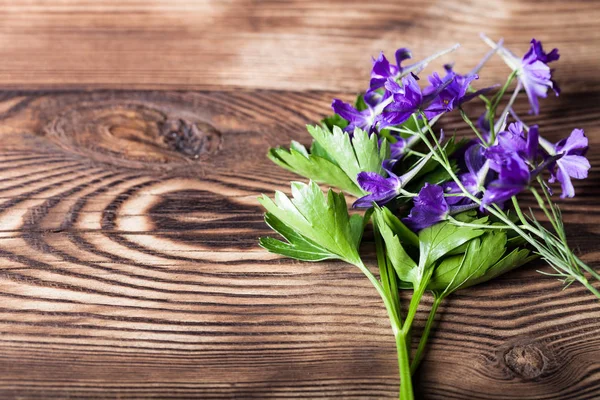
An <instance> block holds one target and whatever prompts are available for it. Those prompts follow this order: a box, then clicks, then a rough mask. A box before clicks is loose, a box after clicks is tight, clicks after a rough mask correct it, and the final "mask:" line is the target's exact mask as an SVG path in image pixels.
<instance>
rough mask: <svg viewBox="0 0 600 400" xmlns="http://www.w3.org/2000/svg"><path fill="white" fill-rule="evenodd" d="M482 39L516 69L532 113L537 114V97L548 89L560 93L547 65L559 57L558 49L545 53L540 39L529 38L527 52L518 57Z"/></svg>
mask: <svg viewBox="0 0 600 400" xmlns="http://www.w3.org/2000/svg"><path fill="white" fill-rule="evenodd" d="M483 39H484V40H485V41H486V42H487V43H488V44H489V45H490V46H492V47H496V48H498V50H499V54H500V55H501V56H502V58H503V59H504V62H505V63H506V64H507V65H508V66H509V67H510V68H512V69H513V70H514V71H517V77H518V79H519V81H520V82H521V84H522V85H523V88H524V89H525V92H526V93H527V97H528V99H529V104H530V105H531V112H532V113H533V114H536V115H537V114H539V112H540V104H539V100H538V98H539V97H542V98H545V97H547V95H548V89H552V90H554V93H555V94H556V95H557V96H558V95H559V94H560V89H559V87H558V86H557V85H556V83H555V82H554V81H553V79H552V70H551V69H550V67H548V63H550V62H553V61H556V60H558V59H559V57H560V55H559V54H558V49H553V50H552V51H550V52H549V53H546V52H545V51H544V49H543V47H542V43H541V42H540V41H538V40H535V39H531V47H530V48H529V50H528V51H527V53H525V55H524V56H523V58H518V57H517V56H516V55H515V54H513V53H512V52H511V51H510V50H508V49H507V48H505V47H502V46H497V45H496V44H495V43H494V42H493V41H491V40H490V39H489V38H487V37H485V36H483Z"/></svg>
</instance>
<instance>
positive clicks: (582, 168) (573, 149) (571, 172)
mask: <svg viewBox="0 0 600 400" xmlns="http://www.w3.org/2000/svg"><path fill="white" fill-rule="evenodd" d="M540 144H541V146H542V147H543V148H544V150H546V151H547V152H548V154H549V155H550V156H555V157H559V158H558V159H557V160H556V161H555V162H554V163H552V164H551V165H550V170H551V177H550V180H549V182H550V183H554V182H556V181H558V182H559V183H560V185H561V188H562V194H561V197H562V198H565V197H573V196H575V189H574V188H573V183H572V182H571V178H575V179H584V178H587V176H588V171H589V169H590V162H589V161H588V159H587V158H586V157H585V153H586V152H587V150H588V139H587V137H586V136H585V134H584V132H583V129H574V130H573V132H571V134H570V135H569V137H568V138H566V139H563V140H561V141H559V142H558V143H556V144H555V145H552V143H549V142H548V141H547V140H545V139H543V138H540Z"/></svg>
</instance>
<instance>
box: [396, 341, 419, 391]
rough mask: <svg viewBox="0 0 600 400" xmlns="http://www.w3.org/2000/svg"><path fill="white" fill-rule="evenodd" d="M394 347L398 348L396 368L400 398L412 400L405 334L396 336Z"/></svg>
mask: <svg viewBox="0 0 600 400" xmlns="http://www.w3.org/2000/svg"><path fill="white" fill-rule="evenodd" d="M396 349H397V350H398V368H399V369H400V400H413V399H414V398H415V396H414V393H413V386H412V376H411V373H410V355H409V352H408V345H407V343H406V336H405V335H402V334H399V335H397V336H396Z"/></svg>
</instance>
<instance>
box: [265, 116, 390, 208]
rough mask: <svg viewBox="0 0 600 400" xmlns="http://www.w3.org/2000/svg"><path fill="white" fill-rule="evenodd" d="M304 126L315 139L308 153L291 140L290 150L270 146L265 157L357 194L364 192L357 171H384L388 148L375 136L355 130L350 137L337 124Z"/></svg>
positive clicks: (319, 181) (361, 194)
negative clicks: (326, 126)
mask: <svg viewBox="0 0 600 400" xmlns="http://www.w3.org/2000/svg"><path fill="white" fill-rule="evenodd" d="M307 128H308V131H309V133H310V134H311V136H312V137H313V138H314V141H313V144H312V146H311V151H310V152H309V151H308V150H307V149H306V148H305V147H304V146H302V145H301V144H300V143H298V142H292V143H291V145H290V149H289V150H286V149H284V148H280V147H279V148H272V149H270V150H269V153H268V157H269V158H270V159H271V160H272V161H273V162H274V163H276V164H277V165H279V166H281V167H283V168H285V169H287V170H289V171H292V172H294V173H296V174H298V175H301V176H304V177H306V178H309V179H311V180H312V181H315V182H318V183H323V184H326V185H328V186H332V187H335V188H338V189H340V190H342V191H344V192H346V193H350V194H352V195H353V196H356V197H361V196H363V195H364V194H365V193H364V192H363V191H362V190H361V189H360V186H359V185H358V182H357V180H356V177H357V175H358V174H359V173H360V172H363V171H369V172H377V173H380V174H384V171H383V168H382V167H381V164H382V162H383V160H385V159H386V158H389V156H390V147H389V144H388V143H387V141H385V140H383V141H382V143H381V146H379V144H378V138H377V135H370V136H369V134H368V133H367V132H365V131H362V130H360V129H356V130H355V131H354V136H353V138H352V139H351V138H350V135H348V134H347V133H345V132H343V131H342V130H341V129H340V127H339V126H337V125H335V126H333V128H332V129H331V130H329V129H328V128H324V127H321V126H308V127H307Z"/></svg>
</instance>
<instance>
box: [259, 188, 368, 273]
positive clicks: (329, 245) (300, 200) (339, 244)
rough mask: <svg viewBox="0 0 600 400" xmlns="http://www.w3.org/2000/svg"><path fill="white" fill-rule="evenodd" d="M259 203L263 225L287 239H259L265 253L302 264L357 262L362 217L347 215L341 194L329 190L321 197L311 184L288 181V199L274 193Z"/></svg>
mask: <svg viewBox="0 0 600 400" xmlns="http://www.w3.org/2000/svg"><path fill="white" fill-rule="evenodd" d="M259 201H260V203H261V204H262V206H263V207H264V208H265V209H266V210H267V214H266V216H265V220H266V222H267V223H268V224H269V226H271V227H272V228H273V229H274V230H275V231H277V232H278V233H279V234H280V235H281V236H282V237H283V238H285V239H286V240H287V243H285V242H281V241H279V240H276V239H272V238H261V239H260V245H261V246H262V247H264V248H265V249H267V250H268V251H270V252H273V253H276V254H281V255H285V256H288V257H292V258H296V259H299V260H306V261H319V260H324V259H331V258H336V259H340V260H343V261H346V262H348V263H350V264H355V265H356V264H360V263H361V260H360V256H359V255H358V246H359V244H360V240H361V237H362V233H363V226H364V221H363V217H361V216H360V215H353V216H352V217H350V216H349V215H348V208H347V205H346V200H345V199H344V195H343V194H341V193H335V192H334V191H332V190H329V191H328V193H327V195H324V194H323V192H322V191H321V189H320V188H319V186H318V185H317V184H316V183H315V182H310V183H309V184H304V183H300V182H292V198H291V199H290V198H288V197H287V196H286V195H285V194H283V193H282V192H279V191H277V192H275V198H274V199H271V198H269V197H267V196H265V195H263V196H262V197H260V198H259ZM311 251H313V252H314V254H309V253H310V252H311Z"/></svg>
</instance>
